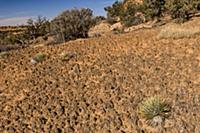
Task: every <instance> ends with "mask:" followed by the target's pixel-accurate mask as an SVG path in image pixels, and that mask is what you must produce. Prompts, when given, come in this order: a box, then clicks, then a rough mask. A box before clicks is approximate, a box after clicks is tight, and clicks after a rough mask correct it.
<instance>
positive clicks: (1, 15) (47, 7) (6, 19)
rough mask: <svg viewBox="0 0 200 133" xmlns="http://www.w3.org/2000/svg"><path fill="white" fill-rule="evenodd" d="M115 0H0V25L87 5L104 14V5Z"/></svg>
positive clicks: (52, 15)
mask: <svg viewBox="0 0 200 133" xmlns="http://www.w3.org/2000/svg"><path fill="white" fill-rule="evenodd" d="M114 1H115V0H0V25H20V24H25V23H26V21H27V19H28V18H33V19H34V18H36V17H37V16H38V15H41V16H45V17H47V18H48V19H51V18H53V17H55V16H56V15H58V14H59V13H61V12H62V11H64V10H66V9H71V8H80V7H85V8H86V7H87V8H90V9H92V10H93V11H94V15H105V11H104V7H106V6H109V5H111V4H112V3H114Z"/></svg>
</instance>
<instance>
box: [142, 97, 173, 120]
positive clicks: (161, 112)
mask: <svg viewBox="0 0 200 133" xmlns="http://www.w3.org/2000/svg"><path fill="white" fill-rule="evenodd" d="M169 111H170V108H169V105H168V104H166V102H165V101H164V100H161V99H160V98H159V97H150V98H148V99H146V100H145V101H143V102H142V103H141V104H140V105H139V113H140V114H141V116H142V117H143V118H145V119H146V120H152V119H153V118H154V117H156V116H161V117H164V118H165V117H167V116H168V112H169Z"/></svg>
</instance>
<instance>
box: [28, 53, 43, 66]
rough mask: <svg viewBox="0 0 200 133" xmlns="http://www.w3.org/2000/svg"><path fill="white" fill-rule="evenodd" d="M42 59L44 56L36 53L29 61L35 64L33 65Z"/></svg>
mask: <svg viewBox="0 0 200 133" xmlns="http://www.w3.org/2000/svg"><path fill="white" fill-rule="evenodd" d="M44 59H45V55H44V54H43V53H38V54H36V55H35V56H34V57H33V58H32V59H31V63H33V64H35V63H38V62H41V61H43V60H44Z"/></svg>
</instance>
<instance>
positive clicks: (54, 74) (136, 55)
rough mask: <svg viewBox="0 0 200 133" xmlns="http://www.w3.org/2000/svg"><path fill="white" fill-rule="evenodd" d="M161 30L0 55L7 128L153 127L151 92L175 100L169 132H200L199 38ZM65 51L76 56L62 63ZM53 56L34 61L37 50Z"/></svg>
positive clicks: (139, 130)
mask: <svg viewBox="0 0 200 133" xmlns="http://www.w3.org/2000/svg"><path fill="white" fill-rule="evenodd" d="M157 34H158V29H151V30H143V31H137V32H133V33H127V34H122V35H111V36H106V37H100V38H92V39H88V40H77V41H72V42H69V43H66V44H62V45H57V46H45V47H37V48H26V49H22V50H17V51H12V52H11V55H10V56H9V57H8V58H7V59H0V75H1V76H0V105H1V106H0V132H19V133H21V132H26V133H29V132H38V133H43V132H52V133H60V132H66V133H71V132H72V133H73V132H76V133H109V132H112V133H124V132H126V133H150V132H151V131H152V132H155V133H156V132H158V130H159V129H157V128H150V127H148V126H147V125H146V124H145V123H144V122H143V120H142V119H141V118H140V116H139V115H138V113H137V108H138V104H139V103H140V102H141V101H142V100H143V99H145V98H146V97H151V96H155V95H159V96H160V97H163V98H165V99H167V100H168V102H169V103H171V105H172V112H171V116H170V117H169V119H167V120H166V121H165V124H164V128H163V133H180V132H182V133H200V125H199V121H200V115H199V112H200V89H199V87H200V45H199V42H200V36H196V37H194V38H189V39H177V40H173V39H163V40H158V39H156V35H157ZM63 51H66V52H68V53H70V54H73V55H74V56H73V57H72V58H70V59H69V61H62V60H61V59H60V57H59V55H60V54H61V53H62V52H63ZM38 52H42V53H44V54H46V59H45V60H44V61H43V62H41V63H38V64H35V65H33V64H31V63H30V59H31V57H33V56H34V55H35V54H36V53H38Z"/></svg>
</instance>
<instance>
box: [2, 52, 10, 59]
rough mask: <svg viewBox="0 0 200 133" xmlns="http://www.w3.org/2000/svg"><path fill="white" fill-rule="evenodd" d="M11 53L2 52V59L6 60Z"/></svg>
mask: <svg viewBox="0 0 200 133" xmlns="http://www.w3.org/2000/svg"><path fill="white" fill-rule="evenodd" d="M8 56H9V53H8V52H0V58H5V57H8Z"/></svg>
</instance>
